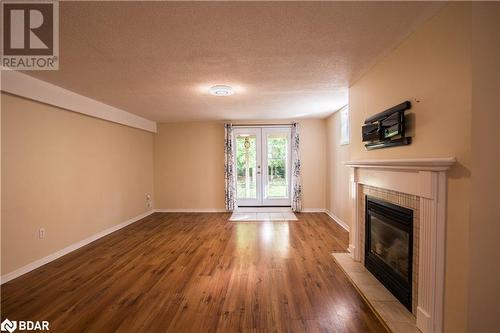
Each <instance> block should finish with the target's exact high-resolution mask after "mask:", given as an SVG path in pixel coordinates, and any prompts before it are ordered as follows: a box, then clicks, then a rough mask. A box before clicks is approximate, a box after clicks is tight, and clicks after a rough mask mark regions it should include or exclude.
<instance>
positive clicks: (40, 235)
mask: <svg viewBox="0 0 500 333" xmlns="http://www.w3.org/2000/svg"><path fill="white" fill-rule="evenodd" d="M38 238H40V239H44V238H45V228H40V229H39V230H38Z"/></svg>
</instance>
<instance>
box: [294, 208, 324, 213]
mask: <svg viewBox="0 0 500 333" xmlns="http://www.w3.org/2000/svg"><path fill="white" fill-rule="evenodd" d="M325 211H326V209H325V208H304V209H302V210H301V211H300V212H301V213H324V212H325Z"/></svg>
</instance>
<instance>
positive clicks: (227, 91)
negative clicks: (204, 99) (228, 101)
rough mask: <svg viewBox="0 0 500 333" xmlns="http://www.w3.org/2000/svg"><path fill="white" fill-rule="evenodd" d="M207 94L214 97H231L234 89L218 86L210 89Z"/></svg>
mask: <svg viewBox="0 0 500 333" xmlns="http://www.w3.org/2000/svg"><path fill="white" fill-rule="evenodd" d="M208 92H209V93H210V94H211V95H214V96H231V95H232V94H234V89H233V87H231V86H226V85H224V84H218V85H215V86H213V87H210V89H209V90H208Z"/></svg>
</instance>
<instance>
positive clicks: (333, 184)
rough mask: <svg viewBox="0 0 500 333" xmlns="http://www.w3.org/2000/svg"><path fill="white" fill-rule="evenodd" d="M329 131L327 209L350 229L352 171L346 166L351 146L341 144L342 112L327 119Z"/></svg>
mask: <svg viewBox="0 0 500 333" xmlns="http://www.w3.org/2000/svg"><path fill="white" fill-rule="evenodd" d="M326 131H327V151H328V154H327V156H328V158H327V170H328V173H327V189H328V190H327V195H326V197H327V205H326V208H327V209H328V210H329V211H330V212H332V213H333V214H335V216H336V217H337V218H338V219H340V220H341V222H343V223H345V224H346V225H348V226H349V227H350V226H351V223H352V209H351V206H350V201H351V198H350V195H349V193H350V192H349V189H350V185H349V184H350V175H351V170H350V168H347V167H345V166H344V163H345V162H347V161H348V160H349V148H350V147H349V145H341V144H340V112H336V113H334V114H333V115H331V116H330V117H329V118H328V119H326Z"/></svg>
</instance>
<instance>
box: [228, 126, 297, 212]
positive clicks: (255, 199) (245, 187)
mask: <svg viewBox="0 0 500 333" xmlns="http://www.w3.org/2000/svg"><path fill="white" fill-rule="evenodd" d="M234 139H235V140H234V142H235V148H234V149H235V154H234V156H235V168H234V170H236V204H237V205H238V206H240V207H241V206H290V197H291V195H290V193H291V186H290V179H291V178H290V169H291V159H290V155H291V145H290V143H291V129H290V127H237V128H235V130H234Z"/></svg>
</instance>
